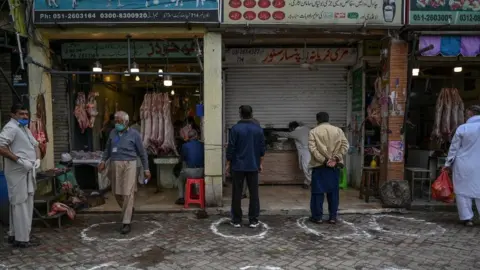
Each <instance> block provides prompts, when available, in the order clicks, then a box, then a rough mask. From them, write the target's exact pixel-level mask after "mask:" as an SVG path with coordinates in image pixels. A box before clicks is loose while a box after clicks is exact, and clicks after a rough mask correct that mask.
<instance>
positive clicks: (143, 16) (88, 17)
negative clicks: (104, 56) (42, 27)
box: [52, 12, 148, 20]
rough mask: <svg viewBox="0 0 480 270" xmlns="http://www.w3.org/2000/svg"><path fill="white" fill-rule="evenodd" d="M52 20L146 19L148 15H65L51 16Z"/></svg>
mask: <svg viewBox="0 0 480 270" xmlns="http://www.w3.org/2000/svg"><path fill="white" fill-rule="evenodd" d="M52 17H53V19H67V20H76V19H97V17H98V18H100V19H146V18H148V14H147V13H146V12H145V13H100V14H96V13H67V14H58V13H54V14H52Z"/></svg>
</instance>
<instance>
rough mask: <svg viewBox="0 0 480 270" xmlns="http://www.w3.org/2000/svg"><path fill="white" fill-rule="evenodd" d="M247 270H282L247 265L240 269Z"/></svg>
mask: <svg viewBox="0 0 480 270" xmlns="http://www.w3.org/2000/svg"><path fill="white" fill-rule="evenodd" d="M247 269H258V270H283V268H280V267H276V266H268V265H267V266H259V265H248V266H244V267H241V268H240V270H247Z"/></svg>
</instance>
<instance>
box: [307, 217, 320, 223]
mask: <svg viewBox="0 0 480 270" xmlns="http://www.w3.org/2000/svg"><path fill="white" fill-rule="evenodd" d="M308 220H310V222H312V223H315V224H323V220H321V219H314V218H313V217H310V218H309V219H308Z"/></svg>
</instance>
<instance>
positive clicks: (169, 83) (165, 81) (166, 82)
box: [163, 75, 173, 86]
mask: <svg viewBox="0 0 480 270" xmlns="http://www.w3.org/2000/svg"><path fill="white" fill-rule="evenodd" d="M163 85H164V86H172V85H173V81H172V76H170V75H165V77H164V78H163Z"/></svg>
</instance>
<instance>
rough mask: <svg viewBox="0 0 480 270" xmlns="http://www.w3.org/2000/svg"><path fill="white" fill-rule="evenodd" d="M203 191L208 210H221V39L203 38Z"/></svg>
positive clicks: (212, 35)
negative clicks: (214, 208) (204, 191)
mask: <svg viewBox="0 0 480 270" xmlns="http://www.w3.org/2000/svg"><path fill="white" fill-rule="evenodd" d="M203 42H204V45H203V47H204V48H203V50H204V71H203V72H204V75H203V76H204V78H203V79H204V83H203V85H204V109H205V117H204V122H203V132H204V135H205V188H206V195H205V196H206V202H207V205H208V206H222V179H223V173H224V172H223V160H222V159H223V158H222V157H223V147H222V142H223V140H222V136H223V130H222V126H223V123H222V111H223V110H222V106H223V104H222V95H223V93H222V35H221V34H219V33H206V34H205V36H204V40H203Z"/></svg>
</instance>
